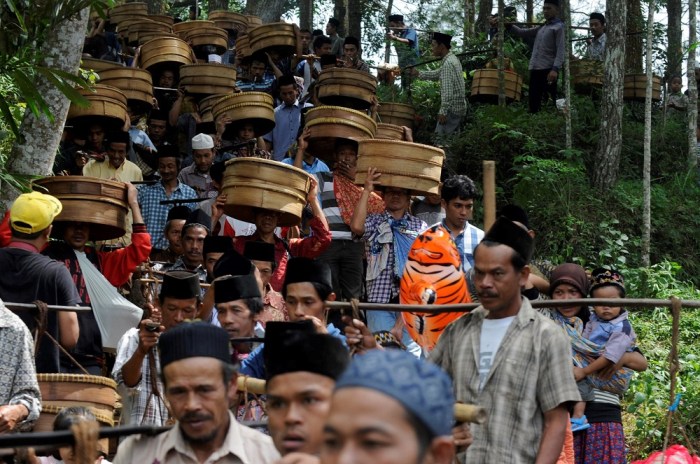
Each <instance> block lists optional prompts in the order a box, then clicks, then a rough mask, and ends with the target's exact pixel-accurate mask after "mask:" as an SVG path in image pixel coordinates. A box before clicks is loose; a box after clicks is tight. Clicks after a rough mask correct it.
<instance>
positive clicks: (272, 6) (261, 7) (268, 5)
mask: <svg viewBox="0 0 700 464" xmlns="http://www.w3.org/2000/svg"><path fill="white" fill-rule="evenodd" d="M285 3H286V2H285V0H247V2H246V6H245V11H246V13H247V14H251V15H255V16H259V17H260V19H262V22H263V24H267V23H277V22H279V21H280V19H281V18H282V14H283V13H284V12H285V8H284V5H285Z"/></svg>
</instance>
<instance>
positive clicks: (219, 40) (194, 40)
mask: <svg viewBox="0 0 700 464" xmlns="http://www.w3.org/2000/svg"><path fill="white" fill-rule="evenodd" d="M182 38H183V39H184V40H185V41H186V42H187V43H190V44H192V47H193V48H194V50H195V53H196V54H197V58H204V59H206V58H207V55H208V54H209V53H205V52H202V51H200V50H199V48H200V47H206V46H211V47H216V54H217V55H221V54H223V53H224V52H225V51H226V50H227V49H228V32H226V29H221V28H220V27H216V26H214V25H213V23H212V26H203V27H198V28H197V29H190V30H188V31H186V32H184V33H183V34H182Z"/></svg>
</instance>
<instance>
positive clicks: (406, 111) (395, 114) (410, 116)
mask: <svg viewBox="0 0 700 464" xmlns="http://www.w3.org/2000/svg"><path fill="white" fill-rule="evenodd" d="M378 113H379V120H380V121H381V122H383V123H385V124H394V125H396V126H406V127H408V128H409V129H413V121H414V120H415V117H416V110H415V109H413V107H412V106H411V105H404V104H403V103H380V104H379V110H378Z"/></svg>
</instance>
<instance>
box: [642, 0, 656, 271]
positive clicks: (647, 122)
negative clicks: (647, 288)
mask: <svg viewBox="0 0 700 464" xmlns="http://www.w3.org/2000/svg"><path fill="white" fill-rule="evenodd" d="M653 39H654V0H649V10H648V16H647V41H646V76H647V88H646V94H645V96H644V164H643V168H642V183H643V186H642V190H643V197H644V199H643V202H644V206H643V209H642V266H645V267H649V251H650V248H651V92H652V87H651V85H652V73H651V65H652V61H653V49H652V46H653V43H652V42H653Z"/></svg>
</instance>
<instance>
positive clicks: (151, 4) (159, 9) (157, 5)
mask: <svg viewBox="0 0 700 464" xmlns="http://www.w3.org/2000/svg"><path fill="white" fill-rule="evenodd" d="M146 5H148V14H162V13H163V11H164V8H163V6H164V5H163V0H146Z"/></svg>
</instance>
